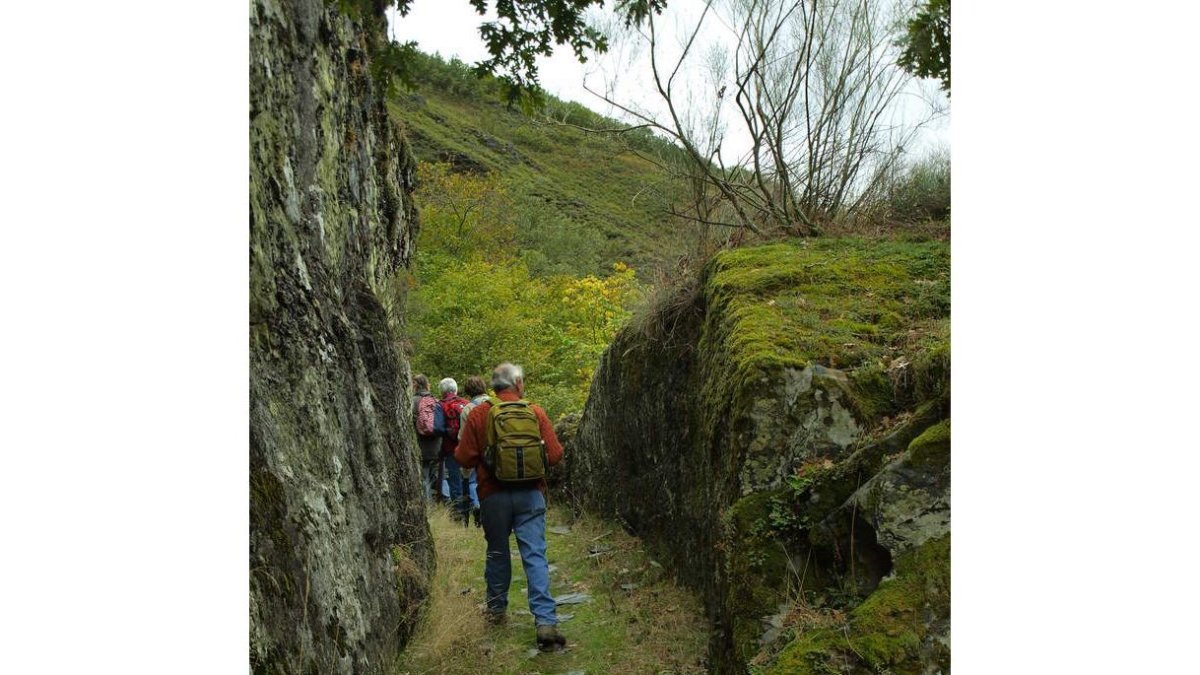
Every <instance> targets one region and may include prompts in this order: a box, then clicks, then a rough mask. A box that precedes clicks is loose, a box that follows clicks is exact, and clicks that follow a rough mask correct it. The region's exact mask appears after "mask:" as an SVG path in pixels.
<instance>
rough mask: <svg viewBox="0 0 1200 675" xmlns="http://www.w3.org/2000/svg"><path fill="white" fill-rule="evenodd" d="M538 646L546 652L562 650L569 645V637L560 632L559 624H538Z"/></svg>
mask: <svg viewBox="0 0 1200 675" xmlns="http://www.w3.org/2000/svg"><path fill="white" fill-rule="evenodd" d="M537 646H538V649H540V650H542V651H544V652H558V651H562V649H563V647H566V646H567V638H565V637H563V635H562V633H560V632H558V626H538V627H537Z"/></svg>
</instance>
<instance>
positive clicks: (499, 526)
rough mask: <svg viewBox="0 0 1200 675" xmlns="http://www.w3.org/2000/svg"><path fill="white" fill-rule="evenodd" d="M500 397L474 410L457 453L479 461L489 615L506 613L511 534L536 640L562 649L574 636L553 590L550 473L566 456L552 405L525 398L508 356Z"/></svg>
mask: <svg viewBox="0 0 1200 675" xmlns="http://www.w3.org/2000/svg"><path fill="white" fill-rule="evenodd" d="M492 390H493V391H495V392H496V398H493V399H489V400H488V401H485V402H483V403H480V404H479V405H478V406H477V407H476V408H474V409H473V410H472V411H471V414H470V416H469V417H467V426H466V427H465V430H464V432H463V438H462V441H461V442H460V443H459V444H458V448H457V449H456V450H455V453H454V455H455V458H456V459H457V460H458V463H459V464H461V465H462V466H464V467H475V470H476V472H477V478H478V492H479V504H480V517H481V520H482V522H483V534H484V538H485V539H487V559H486V562H485V564H484V571H483V576H484V580H485V581H486V583H487V615H488V620H489V621H490V622H492V623H493V624H500V623H503V622H504V621H505V620H506V617H507V611H508V588H509V585H510V584H511V582H512V562H511V560H510V559H509V556H508V537H509V534H510V533H515V534H516V536H517V548H518V549H519V550H520V552H521V563H522V564H523V566H524V567H525V578H526V580H527V581H528V586H529V611H530V613H531V614H533V619H534V624H535V625H536V626H537V646H538V649H541V650H542V651H557V650H560V649H562V648H563V646H564V645H566V643H567V639H566V638H565V637H563V636H562V634H561V633H559V632H558V616H557V614H556V612H555V606H554V598H553V597H552V596H551V595H550V566H549V563H548V562H547V560H546V494H545V492H546V478H545V476H546V472H547V471H548V470H549V467H550V466H551V465H554V464H557V463H558V462H559V460H560V459H562V454H563V449H562V445H561V444H560V443H559V442H558V437H556V436H555V435H554V425H553V424H551V423H550V418H549V417H547V416H546V411H545V410H542V409H541V408H540V407H539V406H536V405H532V404H530V403H529V402H528V401H526V400H524V399H523V398H522V397H523V396H524V394H525V376H524V372H523V371H522V370H521V367H520V366H517V365H514V364H511V363H502V364H500V365H499V366H497V367H496V370H494V371H493V372H492Z"/></svg>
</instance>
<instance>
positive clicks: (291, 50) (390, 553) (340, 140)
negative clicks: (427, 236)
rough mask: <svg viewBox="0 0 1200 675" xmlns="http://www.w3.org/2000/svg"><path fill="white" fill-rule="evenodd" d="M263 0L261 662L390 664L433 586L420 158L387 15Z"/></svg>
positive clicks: (285, 669) (257, 235)
mask: <svg viewBox="0 0 1200 675" xmlns="http://www.w3.org/2000/svg"><path fill="white" fill-rule="evenodd" d="M337 7H338V3H326V2H323V1H322V0H252V2H251V6H250V261H249V262H250V560H249V563H250V662H251V667H252V671H253V672H255V673H379V672H386V670H387V667H388V664H389V661H390V660H391V658H392V657H393V655H394V654H395V653H396V651H397V650H398V649H399V648H400V647H401V646H402V645H403V644H404V642H405V641H406V640H407V638H408V636H409V634H410V633H411V630H412V628H413V624H414V618H415V613H416V611H417V609H418V608H419V607H420V606H421V603H422V601H423V599H424V597H425V595H426V593H427V587H428V579H429V575H430V573H431V571H432V563H433V552H432V542H431V539H430V534H429V530H428V525H427V523H426V520H425V513H424V505H423V502H422V500H421V498H420V495H421V489H420V483H419V480H418V469H417V463H416V460H415V455H414V451H413V443H414V439H413V437H412V431H411V428H410V425H409V423H408V410H409V406H410V401H409V394H408V386H407V384H408V379H409V373H408V364H407V363H406V361H405V359H404V357H403V355H402V354H401V353H399V352H398V351H397V350H396V347H395V345H396V340H395V336H396V334H397V331H398V327H399V325H400V322H401V320H402V317H401V316H400V313H399V307H400V306H401V299H400V297H399V295H398V288H399V286H398V284H397V283H396V281H395V279H396V274H397V272H399V271H401V270H402V268H403V267H404V266H406V265H407V262H408V259H409V255H410V253H411V248H412V242H413V239H414V235H415V227H416V218H415V216H416V213H415V210H414V208H413V206H412V201H411V198H410V192H411V189H412V181H413V164H412V158H411V155H410V153H409V152H408V149H407V148H406V146H405V143H404V140H403V138H402V136H401V135H400V133H399V130H398V129H397V128H396V127H395V124H394V123H393V122H392V121H391V120H389V118H388V117H387V112H386V110H385V108H384V106H383V102H382V101H381V100H380V99H379V96H378V92H377V91H376V90H375V88H374V86H373V83H372V80H371V77H370V76H369V59H370V45H371V44H372V40H374V39H378V38H379V37H380V36H382V33H381V32H380V29H381V24H380V23H378V22H377V21H374V22H372V17H359V18H357V19H352V18H350V17H348V16H346V15H344V14H343V13H342V12H341V11H339V10H338V8H337Z"/></svg>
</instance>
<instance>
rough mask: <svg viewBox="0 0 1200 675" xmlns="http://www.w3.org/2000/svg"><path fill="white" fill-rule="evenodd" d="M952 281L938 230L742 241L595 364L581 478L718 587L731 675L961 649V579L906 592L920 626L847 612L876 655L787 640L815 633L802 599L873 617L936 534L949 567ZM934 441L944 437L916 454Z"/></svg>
mask: <svg viewBox="0 0 1200 675" xmlns="http://www.w3.org/2000/svg"><path fill="white" fill-rule="evenodd" d="M813 249H818V250H813ZM839 261H840V262H839ZM948 284H949V257H948V251H947V250H946V248H945V246H944V245H941V244H934V243H928V244H912V245H903V246H901V245H883V246H876V245H873V244H870V243H865V242H858V241H854V242H848V243H845V244H843V243H839V242H837V241H827V242H824V243H821V244H818V245H816V246H814V247H813V248H809V247H808V245H807V244H800V245H796V244H785V245H775V246H771V247H762V248H761V249H758V250H739V251H734V252H729V253H725V254H722V255H719V256H717V257H716V258H715V259H714V260H713V261H712V262H711V263H710V264H709V265H708V266H707V267H706V269H705V270H704V273H703V274H702V275H701V276H700V278H699V279H697V280H696V281H695V282H694V283H693V284H692V285H690V286H688V285H684V286H682V287H681V288H680V289H679V290H678V291H677V294H676V296H675V297H673V298H670V299H669V300H667V301H666V302H664V303H663V308H662V309H660V310H659V311H658V312H657V313H655V314H652V315H650V316H649V317H646V318H644V319H643V320H642V321H641V322H640V323H638V324H636V325H634V326H631V327H629V328H627V329H626V330H625V331H623V332H622V333H621V334H619V335H618V337H617V339H616V340H615V341H614V343H613V345H612V346H611V347H610V348H609V349H608V351H606V352H605V354H604V356H603V357H602V360H601V363H600V366H599V368H598V369H597V371H596V375H595V378H594V381H593V386H592V390H591V394H590V396H589V399H588V402H587V406H586V408H585V410H584V413H583V416H582V419H581V420H580V421H579V423H578V426H577V428H576V430H575V433H574V435H573V436H572V437H569V438H568V439H567V442H568V443H570V448H571V451H572V454H571V457H570V461H569V463H568V465H567V479H566V482H567V486H566V491H567V493H568V494H569V495H570V496H571V497H572V498H573V499H575V500H577V501H578V502H579V503H580V504H581V505H582V506H584V507H586V508H588V509H591V510H594V511H598V512H600V513H602V514H605V515H615V516H616V517H618V518H619V519H621V520H623V521H624V522H625V524H626V525H627V526H628V527H629V529H630V530H632V531H633V532H635V533H636V534H638V535H639V536H641V537H643V538H645V539H646V540H647V541H648V542H649V543H650V544H651V545H652V546H654V547H655V548H657V549H658V551H657V552H658V554H659V555H661V556H662V557H663V558H664V559H665V560H666V561H670V562H671V563H672V567H673V568H674V569H675V570H678V572H679V576H680V579H681V581H684V582H685V583H689V584H691V585H693V586H695V587H696V588H698V589H699V590H700V591H701V592H702V593H703V595H704V598H705V601H706V605H707V608H708V611H709V614H710V617H711V618H712V619H713V621H714V623H715V628H716V630H715V632H714V636H713V639H712V642H711V644H710V655H709V656H710V658H709V661H710V663H711V664H712V665H713V667H714V669H715V670H716V671H717V672H730V673H734V672H744V671H745V670H746V668H747V666H748V664H750V663H751V662H752V661H753V663H754V664H755V665H756V666H758V667H762V668H768V669H769V668H770V667H771V664H776V667H777V668H778V670H777V671H776V672H810V671H809V670H808V669H817V670H813V671H812V672H825V671H821V670H819V669H818V668H819V667H820V666H821V665H822V664H826V665H829V666H830V667H838V668H843V670H838V671H830V672H877V671H878V669H880V668H890V669H891V670H892V671H893V672H910V670H911V671H912V672H925V669H926V667H927V666H928V667H930V668H933V669H934V670H931V671H929V672H934V671H935V670H936V669H937V668H939V667H941V664H943V663H948V656H949V647H948V643H949V637H948V636H949V633H948V631H949V589H948V584H947V585H946V587H945V589H944V591H945V592H944V593H941V592H940V590H937V589H935V590H934V591H930V592H929V594H928V595H922V596H921V597H920V598H919V599H918V600H914V599H913V597H912V595H911V594H909V595H904V600H905V601H906V602H916V603H918V604H919V605H920V607H919V611H918V610H913V609H912V608H909V607H907V606H906V607H905V608H904V609H903V610H900V609H897V611H908V612H910V613H909V614H904V615H903V616H904V617H905V621H907V623H905V631H902V632H897V631H896V630H894V628H895V627H894V626H888V627H887V628H885V629H880V630H875V629H873V628H870V626H871V625H873V624H870V622H869V621H867V620H865V619H864V620H862V621H858V619H853V618H852V619H850V621H851V623H853V622H854V621H858V625H857V627H855V626H848V627H847V628H846V631H847V633H846V634H847V635H850V639H851V640H855V641H859V640H861V641H863V642H864V643H865V642H870V641H872V640H876V641H877V642H880V643H881V644H885V648H881V649H882V651H879V652H878V653H877V652H870V653H868V654H867V655H866V656H863V657H861V658H859V657H858V656H856V655H855V654H854V653H853V650H854V649H855V648H857V649H859V650H860V651H863V650H867V647H865V646H862V645H858V644H857V642H856V643H855V646H852V647H851V648H850V649H849V650H845V647H843V646H841V644H834V643H833V642H832V641H830V642H829V643H828V644H827V643H825V642H821V643H819V644H816V643H815V644H814V645H808V646H806V647H805V650H803V653H802V654H801V655H799V656H797V654H798V653H799V651H798V650H800V648H799V647H794V646H793V645H792V643H794V642H796V641H798V640H799V639H800V638H801V637H802V636H803V635H804V634H807V633H806V632H804V631H798V630H796V622H795V620H794V617H795V615H796V612H797V608H798V607H799V606H801V605H804V604H805V603H809V604H812V602H814V597H815V596H816V594H818V593H820V594H825V595H829V593H827V591H830V590H832V591H833V592H834V593H837V594H839V595H842V594H844V595H847V596H854V597H856V598H858V601H862V606H865V607H868V609H869V608H870V607H871V605H870V604H869V602H870V598H877V597H879V598H882V597H885V595H886V594H885V595H879V593H878V592H877V591H879V592H882V591H884V590H887V589H888V588H895V587H897V586H895V585H894V584H893V581H892V579H894V577H895V573H896V571H897V569H904V570H908V569H916V567H915V563H913V564H910V563H908V562H906V561H907V560H908V558H909V557H913V556H916V555H917V553H915V552H916V551H917V550H919V549H921V548H922V547H923V546H926V545H931V546H944V547H945V549H946V554H945V555H944V556H941V557H938V556H936V555H933V554H928V553H926V554H925V555H924V557H923V558H921V560H935V561H936V562H935V563H933V564H932V565H933V567H934V568H936V569H935V571H937V572H945V575H946V578H947V581H948V547H949V543H948V542H949V534H948V533H949V423H948V417H949V399H948V392H949V335H948V319H949V315H948V310H949V307H948V291H949V286H948ZM906 308H907V309H906ZM904 312H907V316H905V315H904ZM840 330H845V331H846V332H845V335H847V336H852V337H842V336H841V335H839V334H838V331H840ZM834 365H836V366H837V367H833V366H834ZM939 424H940V426H939ZM931 428H936V429H937V430H938V431H936V432H934V431H930V432H928V434H925V433H922V432H926V431H927V430H929V429H931ZM943 432H944V433H943ZM927 436H929V437H932V438H935V439H936V440H938V442H942V441H944V445H938V443H924V444H920V443H918V445H919V446H920V447H921V448H924V449H922V450H910V449H909V445H910V444H911V443H914V442H916V441H917V440H918V437H921V438H926V437H927ZM926 440H929V439H928V438H926ZM930 542H933V543H932V544H931V543H930ZM939 565H940V566H941V567H938V566H939ZM929 569H930V568H929V567H928V566H926V567H921V568H920V572H919V573H920V574H924V573H926V572H929ZM915 574H918V572H912V573H911V574H910V576H912V575H915ZM931 574H932V572H931ZM889 575H891V576H890V577H889ZM938 578H940V577H938ZM885 579H887V581H885ZM916 586H918V585H914V587H916ZM935 586H936V584H934V585H933V586H931V585H930V584H920V585H919V591H920V593H922V594H924V593H925V592H926V591H927V590H929V589H930V588H934V587H935ZM892 595H895V596H896V597H899V596H900V595H901V594H898V593H892ZM935 596H936V597H935ZM943 596H944V597H943ZM887 597H890V596H887ZM821 602H823V600H821ZM881 602H882V601H876V604H880V603H881ZM883 604H885V605H886V607H884V608H883V609H882V610H881V611H883V612H884V613H885V614H886V615H888V616H890V614H887V612H890V611H892V610H893V609H896V605H895V603H891V604H888V603H883ZM926 605H928V607H927V606H926ZM918 614H919V616H918ZM910 624H911V625H910ZM860 630H861V631H862V634H861V635H860V634H859V633H858V632H855V631H860ZM889 633H895V635H889ZM837 634H838V635H842V633H841V631H838V633H837ZM901 635H902V637H899V636H901ZM914 635H915V636H916V637H914ZM897 640H903V641H904V642H903V644H901V645H900V646H899V647H896V646H895V644H894V643H895V642H896V641H897ZM842 642H843V643H844V644H850V642H849V641H847V640H845V639H843V641H842ZM893 647H895V648H894V649H892V648H893ZM889 649H890V650H891V651H889ZM789 650H790V651H789ZM842 651H849V652H850V654H849V656H847V655H845V654H843V653H842ZM867 651H869V650H867ZM913 669H915V670H913Z"/></svg>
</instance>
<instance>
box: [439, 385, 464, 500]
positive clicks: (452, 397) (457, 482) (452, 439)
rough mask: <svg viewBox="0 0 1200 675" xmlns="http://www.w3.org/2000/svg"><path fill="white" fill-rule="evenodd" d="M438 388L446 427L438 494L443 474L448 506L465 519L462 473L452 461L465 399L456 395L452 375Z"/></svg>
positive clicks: (456, 390) (456, 445) (456, 388)
mask: <svg viewBox="0 0 1200 675" xmlns="http://www.w3.org/2000/svg"><path fill="white" fill-rule="evenodd" d="M438 389H440V390H441V392H442V400H441V401H439V404H440V405H441V408H442V418H443V419H444V420H445V429H446V431H445V438H444V439H443V440H442V465H441V466H440V467H439V468H438V482H437V484H438V491H439V494H440V492H441V489H442V479H441V476H442V475H443V474H444V475H445V477H446V482H447V483H448V487H449V489H450V506H451V508H453V509H454V510H455V515H456V516H457V517H458V518H460V519H465V518H467V517H468V510H467V509H466V508H464V506H466V505H465V504H464V502H463V499H462V489H463V485H462V473H461V472H460V471H459V469H458V462H456V461H454V448H456V447H458V432H459V418H460V416H461V415H462V409H463V406H465V405H467V399H465V398H463V397H461V396H459V395H458V383H457V382H455V381H454V378H452V377H447V378H445V379H444V380H442V381H441V382H438Z"/></svg>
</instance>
